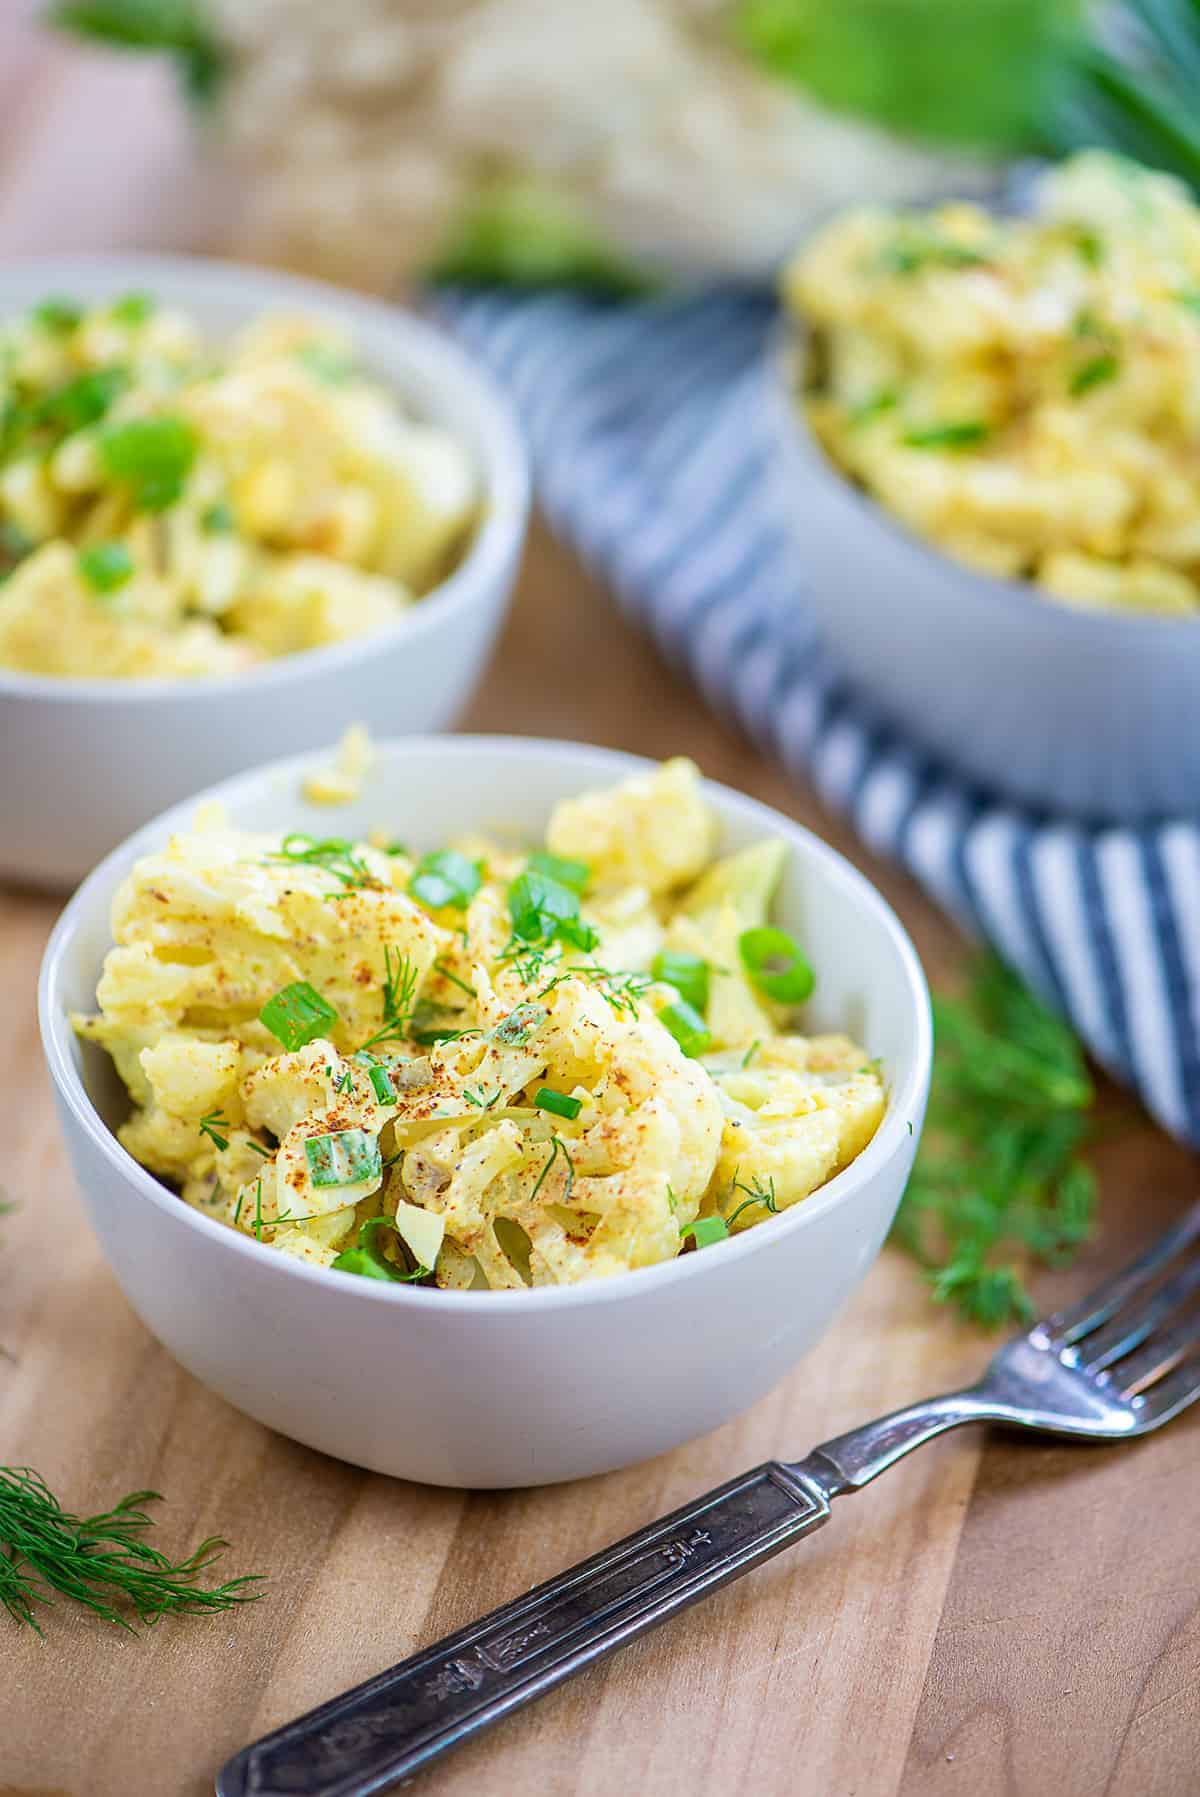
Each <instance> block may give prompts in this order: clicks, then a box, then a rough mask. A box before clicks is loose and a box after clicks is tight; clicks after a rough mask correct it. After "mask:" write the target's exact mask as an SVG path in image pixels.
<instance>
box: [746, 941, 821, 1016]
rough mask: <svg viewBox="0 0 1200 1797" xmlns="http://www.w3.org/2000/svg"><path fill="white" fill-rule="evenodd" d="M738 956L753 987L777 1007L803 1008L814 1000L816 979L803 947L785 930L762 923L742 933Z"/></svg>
mask: <svg viewBox="0 0 1200 1797" xmlns="http://www.w3.org/2000/svg"><path fill="white" fill-rule="evenodd" d="M738 953H739V954H740V955H741V957H742V966H743V967H744V968H745V969H746V973H747V974H748V976H749V979H750V983H751V985H752V986H757V988H758V990H759V991H760V992H761V993H763V994H764V995H765V996H766V997H767V998H773V999H774V1000H775V1001H776V1003H777V1004H781V1005H800V1004H803V1003H804V1000H805V999H806V998H811V996H812V990H813V987H814V986H815V985H816V983H817V977H816V975H815V974H814V972H813V970H812V968H811V966H810V965H809V963H808V962H807V961H806V960H805V958H804V956H803V954H802V953H801V951H800V944H799V943H798V942H797V941H796V938H795V937H794V936H789V935H788V933H787V931H786V930H777V929H774V928H773V927H772V926H771V925H770V924H763V925H762V926H761V928H759V929H756V930H743V931H742V933H741V935H740V936H739V937H738Z"/></svg>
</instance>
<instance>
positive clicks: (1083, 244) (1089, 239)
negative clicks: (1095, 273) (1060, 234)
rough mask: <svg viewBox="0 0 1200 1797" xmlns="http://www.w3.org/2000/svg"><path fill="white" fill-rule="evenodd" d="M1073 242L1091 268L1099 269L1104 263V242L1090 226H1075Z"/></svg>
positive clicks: (1072, 231) (1072, 234)
mask: <svg viewBox="0 0 1200 1797" xmlns="http://www.w3.org/2000/svg"><path fill="white" fill-rule="evenodd" d="M1071 242H1072V245H1073V246H1074V248H1075V250H1076V251H1077V252H1078V254H1079V256H1080V257H1081V259H1082V260H1083V261H1084V262H1086V263H1087V265H1088V267H1089V268H1099V267H1100V264H1101V263H1102V262H1103V261H1104V240H1103V238H1102V237H1101V236H1100V234H1099V232H1097V231H1093V230H1092V228H1091V226H1090V225H1074V226H1072V229H1071Z"/></svg>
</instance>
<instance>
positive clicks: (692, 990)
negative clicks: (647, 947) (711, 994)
mask: <svg viewBox="0 0 1200 1797" xmlns="http://www.w3.org/2000/svg"><path fill="white" fill-rule="evenodd" d="M650 971H651V973H652V974H653V975H654V977H655V979H656V980H662V981H664V982H665V984H666V985H668V986H674V988H675V990H676V992H678V994H679V996H680V998H686V999H687V1001H688V1003H689V1005H691V1006H692V1008H693V1009H694V1010H697V1011H699V1012H700V1013H701V1015H703V1014H704V1012H705V1011H706V1010H707V1009H708V971H709V969H708V962H707V961H705V960H702V959H701V957H700V956H699V955H681V954H677V953H676V952H675V951H674V950H672V949H669V948H665V949H663V950H662V952H661V953H660V954H657V955H655V957H654V960H653V962H652V963H651V967H650Z"/></svg>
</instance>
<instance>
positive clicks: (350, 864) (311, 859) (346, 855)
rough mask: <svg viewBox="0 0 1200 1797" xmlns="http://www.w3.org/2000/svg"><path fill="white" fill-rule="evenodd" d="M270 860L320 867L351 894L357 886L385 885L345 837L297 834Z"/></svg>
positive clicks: (286, 837) (285, 839)
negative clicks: (352, 889)
mask: <svg viewBox="0 0 1200 1797" xmlns="http://www.w3.org/2000/svg"><path fill="white" fill-rule="evenodd" d="M267 859H268V861H291V862H294V863H298V864H300V865H302V866H304V867H319V868H320V869H321V871H322V872H323V873H327V874H331V875H332V876H333V878H334V879H335V880H338V881H340V883H341V885H342V886H343V887H344V888H345V890H346V891H347V892H349V891H350V890H351V888H352V887H356V886H379V885H381V884H382V882H381V881H380V880H379V879H378V878H377V877H376V875H375V874H373V873H372V872H371V870H370V868H369V867H368V866H367V864H366V862H365V861H364V860H363V858H362V856H361V855H359V854H356V853H355V849H354V844H353V843H352V842H348V841H347V840H346V838H345V837H344V836H326V837H322V838H318V837H316V836H308V835H306V834H305V833H304V832H303V831H302V830H293V831H292V832H291V833H290V835H288V836H285V837H284V839H283V841H282V842H281V843H280V845H279V851H278V853H277V854H274V855H268V857H267Z"/></svg>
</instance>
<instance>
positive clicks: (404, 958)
mask: <svg viewBox="0 0 1200 1797" xmlns="http://www.w3.org/2000/svg"><path fill="white" fill-rule="evenodd" d="M420 983H421V976H420V974H419V973H418V972H417V968H416V964H415V962H414V961H413V960H412V958H411V957H410V956H409V955H405V954H401V952H400V950H399V949H393V948H392V946H391V944H390V943H385V944H384V950H383V1025H382V1027H381V1028H380V1029H377V1030H376V1031H375V1034H374V1035H373V1036H368V1038H367V1040H366V1041H365V1042H364V1043H363V1045H362V1046H363V1049H368V1048H374V1047H376V1046H377V1044H379V1043H381V1042H402V1041H403V1040H404V1037H405V1035H406V1034H408V1033H409V1032H411V1033H412V1034H413V1036H414V1038H415V1040H417V1041H419V1040H420V1037H418V1036H417V1035H416V1031H415V1030H414V1029H413V1027H412V1026H413V1023H414V1021H415V1018H416V1010H417V1007H416V1006H415V1004H414V1000H415V999H416V996H417V987H418V986H419V985H420Z"/></svg>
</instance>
